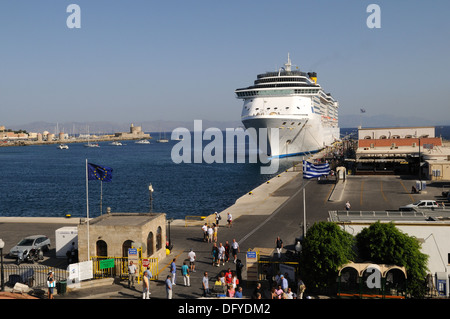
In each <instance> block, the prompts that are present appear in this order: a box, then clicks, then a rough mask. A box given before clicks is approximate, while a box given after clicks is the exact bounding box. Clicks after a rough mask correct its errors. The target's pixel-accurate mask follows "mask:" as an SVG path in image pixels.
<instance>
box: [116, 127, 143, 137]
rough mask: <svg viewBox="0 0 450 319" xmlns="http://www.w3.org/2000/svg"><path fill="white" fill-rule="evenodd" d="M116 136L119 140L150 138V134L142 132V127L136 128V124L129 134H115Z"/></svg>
mask: <svg viewBox="0 0 450 319" xmlns="http://www.w3.org/2000/svg"><path fill="white" fill-rule="evenodd" d="M114 136H115V137H119V138H131V139H136V138H150V134H146V133H144V132H142V127H141V126H134V124H131V126H130V132H129V133H126V132H119V133H115V134H114Z"/></svg>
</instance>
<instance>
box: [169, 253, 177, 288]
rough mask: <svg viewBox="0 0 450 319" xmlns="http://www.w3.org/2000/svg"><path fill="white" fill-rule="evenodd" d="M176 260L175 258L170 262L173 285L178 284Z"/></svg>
mask: <svg viewBox="0 0 450 319" xmlns="http://www.w3.org/2000/svg"><path fill="white" fill-rule="evenodd" d="M176 261H177V259H176V258H174V259H172V263H171V264H170V272H171V273H172V285H174V286H176V283H175V280H176V279H175V278H176V275H177V266H176V264H175V262H176Z"/></svg>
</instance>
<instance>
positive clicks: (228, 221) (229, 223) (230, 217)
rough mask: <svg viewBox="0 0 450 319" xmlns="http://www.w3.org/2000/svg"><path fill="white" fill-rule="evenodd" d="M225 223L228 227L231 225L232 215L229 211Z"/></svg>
mask: <svg viewBox="0 0 450 319" xmlns="http://www.w3.org/2000/svg"><path fill="white" fill-rule="evenodd" d="M227 223H228V225H227V227H228V228H230V227H232V226H233V216H232V215H231V213H227Z"/></svg>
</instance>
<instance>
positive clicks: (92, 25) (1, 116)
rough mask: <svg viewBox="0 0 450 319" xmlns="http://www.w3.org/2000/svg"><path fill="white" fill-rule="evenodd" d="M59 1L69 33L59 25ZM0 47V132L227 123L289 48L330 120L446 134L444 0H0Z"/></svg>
mask: <svg viewBox="0 0 450 319" xmlns="http://www.w3.org/2000/svg"><path fill="white" fill-rule="evenodd" d="M71 3H75V4H78V5H79V6H80V7H81V29H69V28H67V26H66V19H67V17H68V16H69V13H67V12H66V8H67V6H68V5H69V4H71ZM370 3H376V4H378V5H379V6H380V7H381V29H369V28H368V27H367V25H366V19H367V17H368V16H369V13H367V12H366V8H367V6H368V5H369V4H370ZM0 40H1V42H0V45H1V49H0V60H1V63H0V125H6V126H10V125H11V126H12V125H16V124H22V123H29V122H32V121H41V120H42V121H48V122H60V123H61V122H65V121H82V122H88V121H112V122H130V123H131V122H139V121H147V120H148V121H151V120H188V121H191V120H194V119H204V120H226V121H232V120H239V118H240V113H241V107H242V101H241V100H237V99H236V98H235V95H234V90H235V89H236V88H240V87H244V86H248V85H250V84H252V83H253V81H254V80H255V78H256V75H257V74H259V73H263V72H266V71H272V70H276V69H277V68H279V67H280V66H282V65H283V63H284V62H285V60H286V57H287V53H288V52H290V55H291V59H292V62H293V64H295V65H298V66H299V68H300V69H301V70H303V71H316V72H317V73H318V81H319V83H320V84H321V85H322V86H323V87H324V88H325V90H327V91H329V92H331V93H332V95H333V96H334V97H335V98H336V99H338V100H339V102H340V105H341V108H340V115H341V116H344V115H351V114H359V110H360V108H361V107H364V108H365V109H366V110H367V114H371V115H377V114H392V115H396V116H403V115H414V116H418V117H424V118H427V119H438V120H439V121H440V122H442V121H444V122H445V121H446V122H448V124H449V125H450V112H449V109H450V103H449V101H450V88H449V84H450V80H449V79H450V62H449V59H450V2H449V1H447V0H442V1H440V0H434V1H425V0H422V1H407V0H403V1H398V0H397V1H394V0H389V1H375V0H374V1H362V0H342V1H334V0H330V1H321V0H317V1H301V0H295V1H287V0H277V1H274V0H272V1H265V0H258V1H242V0H227V1H212V0H208V1H202V0H195V1H194V0H184V1H177V0H175V1H151V0H127V1H125V0H122V1H115V0H114V1H113V0H109V1H103V0H70V1H63V0H57V1H56V0H28V1H24V0H14V1H12V0H2V1H1V2H0ZM399 124H401V123H399Z"/></svg>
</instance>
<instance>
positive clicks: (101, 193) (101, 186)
mask: <svg viewBox="0 0 450 319" xmlns="http://www.w3.org/2000/svg"><path fill="white" fill-rule="evenodd" d="M102 203H103V181H100V215H102V214H103V209H102Z"/></svg>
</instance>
